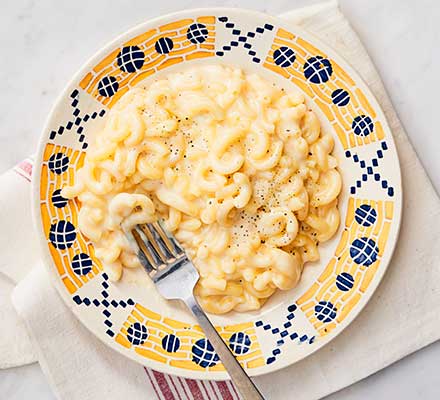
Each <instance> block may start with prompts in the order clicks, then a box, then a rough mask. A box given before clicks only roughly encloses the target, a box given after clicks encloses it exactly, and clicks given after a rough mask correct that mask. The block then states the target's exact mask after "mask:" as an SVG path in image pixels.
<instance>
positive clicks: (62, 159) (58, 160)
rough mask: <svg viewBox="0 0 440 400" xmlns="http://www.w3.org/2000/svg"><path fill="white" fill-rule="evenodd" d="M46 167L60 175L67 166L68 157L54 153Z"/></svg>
mask: <svg viewBox="0 0 440 400" xmlns="http://www.w3.org/2000/svg"><path fill="white" fill-rule="evenodd" d="M48 167H49V169H50V170H51V171H52V172H53V173H54V174H57V175H61V174H62V173H63V172H66V171H67V168H69V157H67V155H65V154H63V153H54V154H52V155H51V156H50V158H49V162H48Z"/></svg>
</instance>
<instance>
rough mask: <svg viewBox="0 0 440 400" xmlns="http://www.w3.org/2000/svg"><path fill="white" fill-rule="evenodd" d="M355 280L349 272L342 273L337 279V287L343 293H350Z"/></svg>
mask: <svg viewBox="0 0 440 400" xmlns="http://www.w3.org/2000/svg"><path fill="white" fill-rule="evenodd" d="M353 285H354V278H353V276H352V275H351V274H349V273H348V272H342V273H340V274H339V275H338V276H337V277H336V287H337V288H338V289H339V290H342V291H343V292H348V291H349V290H350V289H352V288H353Z"/></svg>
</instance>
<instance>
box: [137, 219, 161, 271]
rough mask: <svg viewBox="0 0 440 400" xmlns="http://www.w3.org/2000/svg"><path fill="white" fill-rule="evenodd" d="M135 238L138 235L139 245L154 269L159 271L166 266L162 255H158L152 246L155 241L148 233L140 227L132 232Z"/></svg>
mask: <svg viewBox="0 0 440 400" xmlns="http://www.w3.org/2000/svg"><path fill="white" fill-rule="evenodd" d="M132 233H133V236H135V234H136V235H137V238H136V236H135V238H136V239H137V240H136V241H137V243H138V245H139V247H140V248H141V250H142V251H143V252H144V255H145V257H146V258H147V259H148V261H149V262H150V263H151V265H152V266H153V268H154V269H159V267H160V266H162V265H164V264H165V261H164V260H163V259H162V257H161V256H160V254H158V253H157V251H156V249H155V248H154V246H153V245H152V243H154V241H152V240H151V238H149V237H148V236H147V235H146V233H145V232H144V231H143V230H142V229H141V228H140V226H139V225H136V227H134V228H133V230H132Z"/></svg>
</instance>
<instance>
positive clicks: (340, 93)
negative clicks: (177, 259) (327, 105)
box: [332, 89, 350, 107]
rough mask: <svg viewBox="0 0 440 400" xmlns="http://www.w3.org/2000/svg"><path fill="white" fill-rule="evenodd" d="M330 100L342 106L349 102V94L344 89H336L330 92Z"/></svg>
mask: <svg viewBox="0 0 440 400" xmlns="http://www.w3.org/2000/svg"><path fill="white" fill-rule="evenodd" d="M332 102H333V104H334V105H336V106H338V107H344V106H346V105H347V104H348V103H350V95H349V93H348V92H347V91H346V90H344V89H336V90H335V91H333V93H332Z"/></svg>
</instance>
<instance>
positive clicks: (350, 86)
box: [263, 28, 384, 149]
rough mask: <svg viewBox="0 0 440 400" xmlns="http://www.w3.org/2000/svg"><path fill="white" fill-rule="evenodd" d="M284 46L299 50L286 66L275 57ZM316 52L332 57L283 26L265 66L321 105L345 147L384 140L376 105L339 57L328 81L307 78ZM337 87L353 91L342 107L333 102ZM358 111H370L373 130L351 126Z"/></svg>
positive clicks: (319, 54) (318, 54) (364, 113)
mask: <svg viewBox="0 0 440 400" xmlns="http://www.w3.org/2000/svg"><path fill="white" fill-rule="evenodd" d="M282 46H286V47H290V48H291V49H292V50H293V51H294V52H295V54H296V60H295V62H294V63H293V64H292V65H291V66H289V67H285V68H283V67H280V66H278V65H276V64H275V62H274V59H273V55H274V52H275V50H277V49H279V48H280V47H282ZM315 56H322V57H324V58H328V56H327V55H326V54H325V53H323V52H322V51H321V50H319V49H317V48H316V47H314V46H313V45H311V44H310V43H309V42H307V41H306V40H304V39H302V38H300V37H298V36H296V35H294V34H293V33H290V32H287V31H285V30H284V29H281V28H280V29H278V31H277V34H276V37H275V39H274V41H273V43H272V47H271V49H270V50H269V53H268V54H267V57H266V60H265V62H264V64H263V66H264V67H265V68H267V69H269V70H271V71H274V72H276V73H277V74H280V75H282V76H284V77H285V78H286V79H290V80H291V81H292V82H293V83H294V84H295V85H297V86H298V87H299V88H300V89H301V90H302V91H303V92H304V93H305V94H307V95H308V96H309V97H310V98H311V99H312V101H313V102H314V103H316V104H317V105H318V107H319V108H320V109H321V111H322V112H323V113H324V114H325V116H326V117H327V118H328V120H329V121H330V123H331V125H332V126H333V128H334V129H335V131H336V133H337V135H338V137H339V140H340V141H341V144H342V146H343V147H344V149H348V148H352V147H356V146H362V145H365V144H369V143H372V142H375V141H378V140H382V139H383V138H384V130H383V128H382V126H381V124H380V122H379V121H376V120H375V118H376V113H375V111H374V109H373V107H372V106H371V104H370V102H369V101H368V99H367V97H366V96H365V94H364V93H363V92H362V90H361V89H360V88H359V87H357V86H356V84H355V82H354V81H353V80H352V79H351V78H350V77H349V76H348V75H347V73H346V72H345V71H344V70H343V69H342V68H341V67H340V66H339V65H338V63H337V62H336V61H335V60H332V59H330V62H331V65H332V68H333V73H332V75H331V77H330V79H329V80H328V81H327V82H325V83H321V84H314V83H312V82H309V81H308V80H307V79H306V78H305V76H304V64H305V63H306V61H307V60H308V59H309V58H311V57H315ZM336 89H343V90H345V91H347V92H348V93H349V95H350V103H349V104H348V105H346V106H343V107H338V106H337V105H335V104H333V102H332V98H331V94H332V93H333V91H334V90H336ZM358 115H368V116H370V117H371V119H372V120H373V122H374V130H373V132H372V133H370V134H369V135H367V136H365V137H364V136H358V135H355V134H354V133H353V130H352V128H351V125H352V122H353V119H354V118H355V117H357V116H358Z"/></svg>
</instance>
